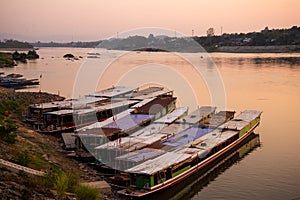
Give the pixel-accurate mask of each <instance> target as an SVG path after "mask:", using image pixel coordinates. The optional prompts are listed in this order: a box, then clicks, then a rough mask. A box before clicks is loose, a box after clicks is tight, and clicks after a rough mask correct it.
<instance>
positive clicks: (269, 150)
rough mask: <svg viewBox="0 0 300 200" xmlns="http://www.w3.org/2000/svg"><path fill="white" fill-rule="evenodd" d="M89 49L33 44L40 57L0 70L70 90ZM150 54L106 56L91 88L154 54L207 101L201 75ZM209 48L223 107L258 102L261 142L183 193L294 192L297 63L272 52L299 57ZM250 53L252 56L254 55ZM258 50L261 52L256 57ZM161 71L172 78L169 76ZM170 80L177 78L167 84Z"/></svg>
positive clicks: (299, 119) (299, 93) (299, 122)
mask: <svg viewBox="0 0 300 200" xmlns="http://www.w3.org/2000/svg"><path fill="white" fill-rule="evenodd" d="M90 51H92V49H77V48H76V49H75V48H74V49H66V48H41V49H40V50H39V51H38V53H39V54H40V56H41V57H42V58H43V59H39V60H37V61H30V62H28V63H27V64H19V65H18V66H17V67H14V68H9V69H1V70H0V71H4V72H6V73H21V74H23V75H24V76H25V77H26V78H38V77H39V76H40V74H42V79H41V88H31V89H30V90H33V91H38V90H39V89H41V90H42V91H47V92H51V93H58V92H59V93H60V95H62V96H65V97H67V98H70V97H72V93H73V85H74V80H75V78H76V75H77V72H78V70H79V69H80V66H81V64H82V63H83V62H85V61H84V59H85V58H86V57H87V53H88V52H90ZM65 53H73V54H75V55H76V56H82V57H83V59H80V60H77V61H70V60H65V59H63V58H62V57H63V55H64V54H65ZM153 54H155V53H140V54H139V55H138V57H137V54H134V55H132V54H131V55H127V56H125V57H123V58H121V59H119V60H118V61H117V62H114V63H113V65H115V66H116V67H112V68H110V69H109V70H107V71H105V73H106V74H108V75H107V76H105V77H104V78H103V80H100V81H99V84H98V85H97V87H96V89H100V88H105V87H108V86H111V85H113V84H116V79H118V78H120V77H121V76H122V74H124V73H125V72H127V71H128V70H129V69H132V66H134V65H143V64H147V63H153V62H159V63H163V64H168V65H170V66H172V67H174V68H176V69H177V70H179V71H180V73H181V74H184V76H185V77H187V79H189V81H190V82H191V83H192V84H196V85H197V86H194V88H193V89H194V90H195V91H198V92H196V93H197V94H196V96H197V98H198V102H197V103H198V104H200V105H205V104H210V98H209V92H207V88H206V86H205V83H203V80H202V79H201V77H197V76H196V77H195V76H194V75H193V74H194V72H193V69H192V68H189V67H188V64H186V63H185V62H184V61H182V60H180V59H178V58H177V59H174V55H173V54H171V55H170V54H167V53H156V56H155V57H154V56H153ZM210 56H211V57H212V58H213V60H214V61H215V63H216V65H217V67H218V70H219V71H220V74H221V75H222V79H223V83H224V87H225V90H226V105H227V106H226V107H227V108H228V109H231V110H235V111H237V112H240V111H242V110H245V109H259V110H263V115H262V121H261V125H260V126H259V127H258V128H257V129H256V132H257V133H259V134H260V141H261V146H260V147H258V148H256V149H255V150H254V151H252V152H251V153H250V154H249V155H247V156H245V157H244V158H243V159H242V160H240V161H238V162H237V163H236V164H234V165H232V166H230V167H229V168H228V169H226V170H225V171H224V172H222V173H221V174H219V175H218V176H217V177H216V178H214V180H213V181H210V182H209V184H208V185H206V186H205V187H204V188H202V189H200V188H198V189H196V191H193V192H194V193H193V194H192V195H191V196H192V197H189V198H191V199H193V200H200V199H280V200H281V199H297V198H299V199H300V191H299V189H300V134H299V130H300V65H297V64H293V63H291V62H286V61H284V62H283V61H282V60H281V59H280V58H282V57H287V58H288V57H300V54H230V53H212V54H210ZM175 57H176V56H175ZM257 58H260V59H259V60H258V61H257ZM261 58H268V59H267V61H266V62H264V61H263V60H264V59H261ZM270 58H271V59H270ZM101 59H102V58H101V56H100V58H95V61H91V63H92V64H91V66H90V67H91V69H90V70H91V71H97V70H99V69H98V68H99V66H98V65H97V62H99V60H101ZM97 60H98V61H97ZM93 63H94V64H93ZM185 65H186V66H185ZM206 72H207V74H206ZM206 72H205V73H204V75H205V76H210V72H209V69H207V70H206ZM153 76H154V75H153ZM166 79H169V80H172V78H171V77H166ZM86 83H89V80H86ZM174 87H179V86H178V85H177V86H176V84H175V85H174ZM179 88H180V87H179ZM182 90H183V91H175V93H176V94H178V95H179V96H180V95H181V96H183V95H185V91H184V89H182ZM199 91H201V92H199ZM188 95H189V94H186V96H188ZM179 101H180V104H181V105H185V104H187V105H189V104H191V107H192V108H191V109H190V110H192V109H193V105H192V102H189V101H188V100H186V99H183V98H179ZM195 188H197V187H195Z"/></svg>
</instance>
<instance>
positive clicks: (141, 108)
mask: <svg viewBox="0 0 300 200" xmlns="http://www.w3.org/2000/svg"><path fill="white" fill-rule="evenodd" d="M175 100H176V97H173V96H171V95H168V96H159V97H154V98H151V99H149V100H144V101H145V103H143V104H140V105H139V104H138V105H135V106H134V108H135V112H137V113H143V114H146V113H158V112H160V111H161V110H162V108H165V107H167V106H168V105H169V104H170V103H171V102H173V101H175Z"/></svg>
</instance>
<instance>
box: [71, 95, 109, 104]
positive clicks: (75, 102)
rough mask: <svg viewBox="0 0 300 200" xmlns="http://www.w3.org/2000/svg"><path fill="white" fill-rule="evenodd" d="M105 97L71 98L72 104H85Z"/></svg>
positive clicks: (99, 100)
mask: <svg viewBox="0 0 300 200" xmlns="http://www.w3.org/2000/svg"><path fill="white" fill-rule="evenodd" d="M107 99H108V98H105V97H95V96H85V97H81V98H79V99H72V103H73V106H87V105H88V104H95V103H97V102H101V101H104V100H107Z"/></svg>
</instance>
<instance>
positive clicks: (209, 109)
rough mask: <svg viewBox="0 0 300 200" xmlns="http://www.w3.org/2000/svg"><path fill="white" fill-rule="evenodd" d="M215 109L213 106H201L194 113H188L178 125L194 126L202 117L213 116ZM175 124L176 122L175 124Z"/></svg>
mask: <svg viewBox="0 0 300 200" xmlns="http://www.w3.org/2000/svg"><path fill="white" fill-rule="evenodd" d="M216 109H217V108H216V107H213V106H201V107H200V108H198V109H197V110H195V111H194V112H192V113H190V114H189V115H187V116H185V117H183V118H182V119H181V120H179V121H178V123H181V124H185V123H187V124H195V123H197V122H199V121H201V120H202V119H203V118H204V117H207V116H208V115H210V114H214V113H215V111H216ZM176 123H177V122H176Z"/></svg>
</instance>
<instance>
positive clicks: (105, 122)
mask: <svg viewBox="0 0 300 200" xmlns="http://www.w3.org/2000/svg"><path fill="white" fill-rule="evenodd" d="M132 111H134V109H131V108H129V109H127V110H125V111H123V112H120V113H118V114H116V115H114V116H112V117H110V118H108V119H106V120H104V121H102V122H96V123H93V124H91V125H88V126H85V127H82V128H80V129H77V132H78V133H79V132H80V133H83V132H84V131H87V130H91V129H92V130H97V129H100V128H101V127H103V126H105V125H107V124H109V123H112V122H113V121H114V120H115V119H119V118H122V117H124V116H126V115H128V114H130V113H131V112H132ZM95 132H96V131H95Z"/></svg>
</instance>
